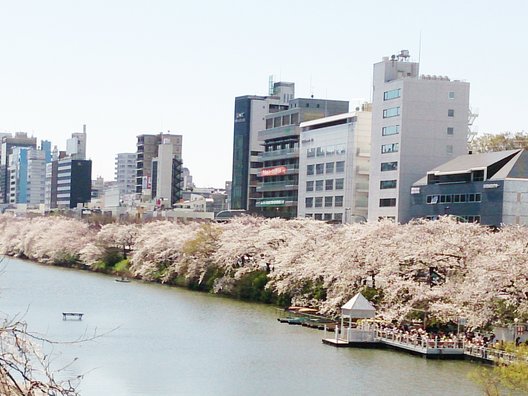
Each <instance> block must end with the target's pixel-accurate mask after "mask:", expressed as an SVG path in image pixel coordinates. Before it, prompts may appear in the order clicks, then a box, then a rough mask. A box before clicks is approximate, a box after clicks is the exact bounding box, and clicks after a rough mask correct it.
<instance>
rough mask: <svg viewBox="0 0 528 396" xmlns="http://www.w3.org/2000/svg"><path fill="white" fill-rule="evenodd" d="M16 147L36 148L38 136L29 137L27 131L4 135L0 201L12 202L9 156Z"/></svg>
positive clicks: (0, 158)
mask: <svg viewBox="0 0 528 396" xmlns="http://www.w3.org/2000/svg"><path fill="white" fill-rule="evenodd" d="M15 147H28V148H33V149H35V148H36V147H37V138H34V137H30V138H29V137H28V136H27V133H25V132H16V133H15V136H14V137H13V136H11V135H8V136H3V137H2V151H1V156H0V203H9V202H10V196H9V194H10V190H11V189H10V175H9V158H10V155H11V154H12V153H13V149H14V148H15ZM23 155H25V154H23ZM26 160H27V159H26Z"/></svg>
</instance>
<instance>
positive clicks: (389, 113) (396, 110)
mask: <svg viewBox="0 0 528 396" xmlns="http://www.w3.org/2000/svg"><path fill="white" fill-rule="evenodd" d="M399 115H400V106H396V107H389V108H388V109H384V110H383V118H391V117H398V116H399ZM447 116H448V117H454V116H455V110H454V109H448V110H447Z"/></svg>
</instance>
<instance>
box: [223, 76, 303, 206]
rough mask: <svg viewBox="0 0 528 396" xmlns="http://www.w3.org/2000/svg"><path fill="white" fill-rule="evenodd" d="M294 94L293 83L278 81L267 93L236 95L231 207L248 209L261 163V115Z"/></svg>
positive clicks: (285, 104)
mask: <svg viewBox="0 0 528 396" xmlns="http://www.w3.org/2000/svg"><path fill="white" fill-rule="evenodd" d="M294 96H295V84H294V83H289V82H277V83H274V84H272V85H271V87H270V92H269V96H255V95H246V96H239V97H237V98H235V114H234V116H235V117H234V118H235V119H234V128H233V172H232V185H231V208H232V209H249V208H250V206H251V204H252V205H253V206H254V201H253V202H250V196H254V195H255V192H256V188H257V177H258V176H257V172H258V169H259V168H260V167H261V165H262V164H261V163H260V162H259V161H260V158H259V157H258V155H259V154H260V153H261V152H262V150H263V148H262V145H261V142H260V141H259V140H258V132H259V131H261V130H263V129H265V127H266V124H265V120H264V116H266V115H267V114H270V113H275V112H277V111H281V110H285V109H287V108H288V102H289V101H290V100H291V99H293V98H294Z"/></svg>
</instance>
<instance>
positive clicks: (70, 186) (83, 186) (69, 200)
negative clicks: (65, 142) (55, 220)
mask: <svg viewBox="0 0 528 396" xmlns="http://www.w3.org/2000/svg"><path fill="white" fill-rule="evenodd" d="M56 163H57V173H56V175H57V177H56V201H55V202H53V201H52V202H51V208H70V209H71V208H76V207H77V205H78V204H85V203H88V202H90V200H91V198H92V161H91V160H76V159H72V158H69V157H68V158H63V159H60V160H58V161H56Z"/></svg>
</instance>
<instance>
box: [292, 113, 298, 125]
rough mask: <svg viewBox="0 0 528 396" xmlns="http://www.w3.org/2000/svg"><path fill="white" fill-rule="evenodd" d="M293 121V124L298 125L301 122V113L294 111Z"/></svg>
mask: <svg viewBox="0 0 528 396" xmlns="http://www.w3.org/2000/svg"><path fill="white" fill-rule="evenodd" d="M291 123H292V125H297V124H298V123H299V113H293V114H292V115H291Z"/></svg>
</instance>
